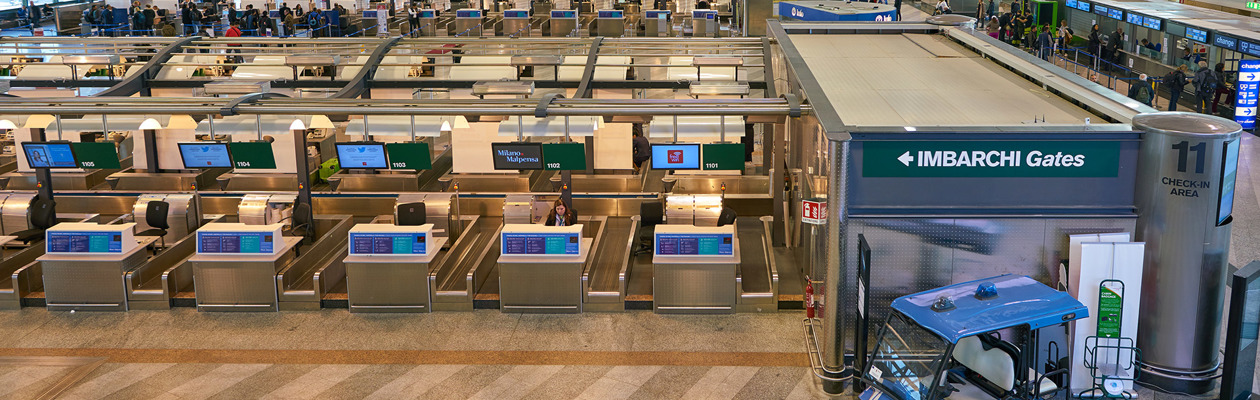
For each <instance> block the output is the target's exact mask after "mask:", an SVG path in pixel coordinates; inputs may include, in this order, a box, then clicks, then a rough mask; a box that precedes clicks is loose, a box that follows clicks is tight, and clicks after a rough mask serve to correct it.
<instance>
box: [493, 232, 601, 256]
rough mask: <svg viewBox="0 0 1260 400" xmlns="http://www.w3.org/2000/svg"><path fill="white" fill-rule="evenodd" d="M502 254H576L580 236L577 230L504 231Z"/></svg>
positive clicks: (580, 241)
mask: <svg viewBox="0 0 1260 400" xmlns="http://www.w3.org/2000/svg"><path fill="white" fill-rule="evenodd" d="M502 240H503V245H502V248H501V249H500V252H501V253H502V254H507V255H578V254H580V253H581V249H580V247H579V245H581V243H582V236H581V234H579V233H577V232H572V233H568V232H558V233H545V232H521V233H504V234H503V238H502Z"/></svg>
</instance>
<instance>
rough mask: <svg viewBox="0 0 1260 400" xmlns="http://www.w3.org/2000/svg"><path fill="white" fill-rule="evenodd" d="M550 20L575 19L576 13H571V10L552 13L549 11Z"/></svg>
mask: <svg viewBox="0 0 1260 400" xmlns="http://www.w3.org/2000/svg"><path fill="white" fill-rule="evenodd" d="M551 18H565V19H571V18H577V11H573V10H552V11H551Z"/></svg>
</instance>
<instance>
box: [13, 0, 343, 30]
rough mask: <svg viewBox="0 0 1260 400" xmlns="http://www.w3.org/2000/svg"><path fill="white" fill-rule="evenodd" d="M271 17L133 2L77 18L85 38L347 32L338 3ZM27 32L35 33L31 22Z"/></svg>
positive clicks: (228, 5)
mask: <svg viewBox="0 0 1260 400" xmlns="http://www.w3.org/2000/svg"><path fill="white" fill-rule="evenodd" d="M31 7H32V8H33V7H34V5H33V4H32V5H31ZM276 13H277V14H276V15H275V16H273V15H269V13H267V11H265V10H259V9H256V8H254V6H253V5H252V4H247V5H245V9H244V10H238V9H237V8H236V6H235V4H233V3H232V2H228V1H220V2H218V3H208V2H201V3H198V2H194V1H182V2H180V3H179V5H178V9H177V10H169V11H168V10H163V9H160V8H158V7H157V6H155V5H141V4H140V2H139V1H134V2H132V4H131V6H130V7H128V8H127V10H126V12H125V13H122V12H119V11H117V10H115V8H114V7H113V6H111V5H108V4H103V3H101V4H96V3H94V4H91V5H89V6H86V7H85V8H84V9H83V12H82V14H81V15H80V18H81V24H82V26H83V27H84V31H83V35H85V36H195V35H200V36H297V35H301V36H309V37H329V36H342V35H346V34H348V33H351V32H349V21H350V19H349V18H348V16H347V14H348V13H349V10H347V9H346V8H345V7H343V6H341V5H340V4H338V5H335V6H334V7H333V8H332V9H330V10H327V11H324V10H321V9H319V8H318V7H311V10H310V11H304V10H303V9H302V6H301V5H297V6H295V7H293V8H290V7H289V6H288V5H287V3H280V5H279V7H278V8H277V9H276ZM277 17H278V18H277ZM177 26H178V28H177ZM233 27H235V29H233ZM31 29H32V30H34V29H36V24H35V23H33V22H32V23H31Z"/></svg>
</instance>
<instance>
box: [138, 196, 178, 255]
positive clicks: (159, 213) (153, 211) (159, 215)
mask: <svg viewBox="0 0 1260 400" xmlns="http://www.w3.org/2000/svg"><path fill="white" fill-rule="evenodd" d="M170 214H171V204H170V203H167V202H165V201H156V200H155V201H150V202H149V204H146V205H145V208H144V222H145V223H146V224H149V226H151V227H152V228H149V229H146V230H144V232H140V233H137V234H136V236H158V237H161V239H159V240H161V241H162V247H164V248H165V247H166V230H168V229H171V224H170V223H169V222H167V221H166V217H168V216H170Z"/></svg>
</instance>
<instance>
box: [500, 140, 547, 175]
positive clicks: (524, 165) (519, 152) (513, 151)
mask: <svg viewBox="0 0 1260 400" xmlns="http://www.w3.org/2000/svg"><path fill="white" fill-rule="evenodd" d="M490 151H491V152H492V153H493V154H492V156H493V158H494V169H543V156H542V143H524V142H512V143H491V144H490Z"/></svg>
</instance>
